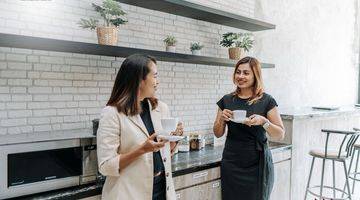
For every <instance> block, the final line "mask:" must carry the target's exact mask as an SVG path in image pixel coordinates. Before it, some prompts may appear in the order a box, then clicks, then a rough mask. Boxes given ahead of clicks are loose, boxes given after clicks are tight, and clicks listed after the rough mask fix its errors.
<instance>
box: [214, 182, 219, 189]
mask: <svg viewBox="0 0 360 200" xmlns="http://www.w3.org/2000/svg"><path fill="white" fill-rule="evenodd" d="M219 186H220V182H216V183H213V184H212V187H213V188H217V187H219Z"/></svg>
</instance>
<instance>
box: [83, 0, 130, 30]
mask: <svg viewBox="0 0 360 200" xmlns="http://www.w3.org/2000/svg"><path fill="white" fill-rule="evenodd" d="M92 6H93V8H94V10H95V11H96V12H98V13H99V14H100V16H101V17H102V18H103V20H104V23H103V26H106V27H110V26H115V27H118V26H119V25H121V24H125V23H127V22H128V21H127V20H126V19H123V18H121V17H122V16H124V15H126V13H125V12H124V11H123V10H122V9H121V7H120V5H119V3H118V2H116V1H114V0H104V1H103V3H102V5H97V4H94V3H93V4H92ZM78 24H79V25H80V27H82V28H90V29H91V30H93V29H95V28H96V27H98V26H99V20H97V19H94V18H90V19H80V21H79V22H78Z"/></svg>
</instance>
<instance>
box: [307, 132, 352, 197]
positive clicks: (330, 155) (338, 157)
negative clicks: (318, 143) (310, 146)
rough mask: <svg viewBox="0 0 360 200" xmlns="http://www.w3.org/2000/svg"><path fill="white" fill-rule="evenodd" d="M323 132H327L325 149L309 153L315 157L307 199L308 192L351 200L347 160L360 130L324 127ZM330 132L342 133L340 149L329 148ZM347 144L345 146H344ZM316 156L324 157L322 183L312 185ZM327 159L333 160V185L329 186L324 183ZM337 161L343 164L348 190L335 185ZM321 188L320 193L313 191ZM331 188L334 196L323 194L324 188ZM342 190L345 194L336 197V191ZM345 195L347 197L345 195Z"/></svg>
mask: <svg viewBox="0 0 360 200" xmlns="http://www.w3.org/2000/svg"><path fill="white" fill-rule="evenodd" d="M321 132H324V133H326V142H325V148H324V150H311V151H310V152H309V154H310V155H311V156H312V157H313V158H312V162H311V168H310V174H309V178H308V182H307V185H306V191H305V198H304V199H305V200H306V198H307V195H308V193H310V194H311V195H313V196H316V197H319V199H321V200H322V199H332V200H345V199H350V200H351V194H350V185H349V179H348V177H349V176H348V170H347V167H346V160H347V159H348V158H349V157H350V156H351V153H352V152H353V148H354V144H355V142H356V140H357V139H358V137H359V132H358V131H338V130H325V129H322V130H321ZM330 134H338V135H342V136H343V139H342V142H341V144H340V146H339V147H338V149H335V150H333V149H329V148H328V145H329V137H330ZM344 145H345V146H344ZM315 158H319V159H322V170H321V183H320V185H315V186H312V187H309V186H310V180H311V176H312V171H313V168H314V161H315ZM325 160H331V161H332V168H333V170H332V179H333V186H332V187H331V186H327V185H324V170H325ZM335 161H336V162H340V163H342V164H343V167H344V173H345V178H346V183H345V184H346V188H347V192H346V190H345V188H344V189H340V188H336V187H335ZM316 188H319V189H320V194H317V193H316V192H314V191H312V190H313V189H316ZM324 188H326V189H331V190H332V191H333V197H326V196H323V189H324ZM337 191H338V192H340V194H343V196H342V197H341V198H336V192H337ZM344 196H345V197H344Z"/></svg>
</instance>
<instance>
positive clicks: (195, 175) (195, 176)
mask: <svg viewBox="0 0 360 200" xmlns="http://www.w3.org/2000/svg"><path fill="white" fill-rule="evenodd" d="M207 175H208V172H201V173H197V174H194V175H193V179H197V178H201V177H204V176H207Z"/></svg>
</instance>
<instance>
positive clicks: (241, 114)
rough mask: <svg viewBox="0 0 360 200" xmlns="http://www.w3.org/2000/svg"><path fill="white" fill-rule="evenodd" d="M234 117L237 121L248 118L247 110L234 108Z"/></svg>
mask: <svg viewBox="0 0 360 200" xmlns="http://www.w3.org/2000/svg"><path fill="white" fill-rule="evenodd" d="M233 118H234V120H236V121H242V120H245V118H246V110H234V111H233Z"/></svg>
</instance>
